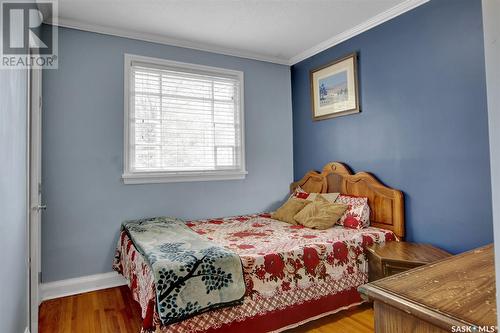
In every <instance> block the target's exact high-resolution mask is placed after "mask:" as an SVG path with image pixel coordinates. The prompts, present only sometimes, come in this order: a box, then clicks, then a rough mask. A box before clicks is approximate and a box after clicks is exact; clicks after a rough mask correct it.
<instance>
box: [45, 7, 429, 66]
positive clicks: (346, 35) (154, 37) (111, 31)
mask: <svg viewBox="0 0 500 333" xmlns="http://www.w3.org/2000/svg"><path fill="white" fill-rule="evenodd" d="M427 2H429V0H406V1H405V2H402V3H400V4H398V5H396V6H394V7H392V8H390V9H388V10H386V11H385V12H382V13H380V14H378V15H376V16H374V17H372V18H370V19H368V20H366V21H365V22H363V23H361V24H359V25H357V26H355V27H354V28H352V29H349V30H346V31H344V32H342V33H340V34H337V35H335V36H333V37H332V38H329V39H327V40H325V41H323V42H321V43H319V44H317V45H315V46H313V47H311V48H309V49H307V50H305V51H303V52H301V53H299V54H297V55H295V56H293V57H291V58H290V59H286V58H280V57H272V56H266V55H263V54H259V53H254V52H247V51H242V50H236V49H231V48H225V47H218V46H214V45H209V44H204V43H196V42H189V41H183V40H179V39H175V38H170V37H166V36H162V35H158V34H151V33H142V32H136V31H132V30H127V29H119V28H113V27H109V26H103V25H95V24H88V23H83V22H80V21H77V20H72V19H66V18H58V20H57V22H52V21H50V20H49V21H47V22H45V23H46V24H51V25H56V26H59V27H64V28H71V29H76V30H83V31H90V32H94V33H98V34H104V35H111V36H116V37H123V38H131V39H137V40H141V41H146V42H152V43H157V44H164V45H171V46H177V47H183V48H188V49H193V50H198V51H205V52H211V53H218V54H223V55H228V56H233V57H239V58H246V59H252V60H258V61H265V62H271V63H275V64H280V65H289V66H292V65H295V64H296V63H298V62H300V61H302V60H305V59H307V58H309V57H312V56H314V55H315V54H318V53H320V52H321V51H324V50H326V49H328V48H330V47H332V46H335V45H337V44H340V43H342V42H344V41H346V40H348V39H350V38H352V37H354V36H357V35H359V34H361V33H363V32H365V31H367V30H369V29H371V28H373V27H376V26H377V25H380V24H382V23H384V22H387V21H389V20H391V19H393V18H395V17H397V16H399V15H401V14H404V13H406V12H408V11H410V10H412V9H414V8H416V7H418V6H421V5H423V4H425V3H427Z"/></svg>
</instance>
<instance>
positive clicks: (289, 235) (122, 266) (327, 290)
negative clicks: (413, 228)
mask: <svg viewBox="0 0 500 333" xmlns="http://www.w3.org/2000/svg"><path fill="white" fill-rule="evenodd" d="M186 225H187V226H188V227H190V228H191V229H192V230H194V231H196V232H197V233H198V234H199V235H202V236H203V237H205V238H206V239H208V240H212V241H214V242H216V243H218V244H219V245H222V246H224V247H226V248H228V249H231V250H233V251H234V252H236V253H238V255H239V256H240V258H241V260H242V263H243V270H244V279H245V285H246V297H245V299H244V303H243V304H242V305H237V306H234V307H229V308H224V309H219V310H214V311H210V312H207V313H204V314H201V315H198V316H195V317H193V318H191V319H187V320H185V321H182V322H180V323H176V324H173V325H169V326H168V328H162V332H163V331H165V332H167V331H168V332H170V331H172V332H174V331H175V332H182V331H186V332H194V331H203V330H206V329H209V328H214V327H216V326H218V325H222V324H223V323H224V322H231V321H235V320H236V321H243V320H246V319H248V318H251V317H253V316H257V315H258V314H259V313H260V312H269V311H274V310H276V309H280V308H287V307H290V306H295V305H297V304H300V303H303V302H305V301H307V300H313V299H319V298H322V297H325V296H326V295H333V294H337V293H340V292H342V291H343V290H348V289H352V288H354V289H355V288H356V287H357V286H359V285H361V284H363V283H366V282H367V269H368V264H367V260H366V256H365V253H364V247H365V246H368V245H371V244H373V243H381V242H385V241H389V240H394V239H395V236H394V234H393V233H392V232H391V231H388V230H383V229H378V228H373V227H369V228H364V229H360V230H356V229H346V228H343V227H334V228H331V229H327V230H313V229H309V228H305V227H301V226H293V225H290V224H287V223H284V222H280V221H276V220H273V219H271V218H270V215H269V214H255V215H246V216H235V217H228V218H218V219H207V220H196V221H187V222H186ZM114 268H115V269H116V270H117V271H119V272H121V273H122V274H123V275H124V276H125V277H127V278H128V279H129V286H130V288H131V290H132V293H133V297H134V299H136V300H137V301H138V302H139V303H140V304H141V308H142V316H143V318H144V330H145V331H147V330H153V329H154V327H152V326H151V325H153V326H158V327H160V326H161V325H160V324H159V321H158V314H157V313H156V309H155V308H156V307H155V304H154V300H155V288H154V281H153V279H152V273H151V271H150V269H149V267H148V265H147V264H146V263H145V261H144V259H143V257H142V256H141V255H138V254H137V253H136V250H135V248H134V246H133V244H132V243H131V241H130V239H129V238H128V236H127V235H126V234H124V233H122V234H121V236H120V241H119V245H118V248H117V252H116V256H115V261H114ZM299 296H300V297H299Z"/></svg>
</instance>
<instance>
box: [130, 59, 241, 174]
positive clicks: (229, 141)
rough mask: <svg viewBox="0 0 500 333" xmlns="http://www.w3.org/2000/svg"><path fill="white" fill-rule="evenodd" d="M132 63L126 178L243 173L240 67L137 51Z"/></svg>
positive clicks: (131, 60)
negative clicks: (207, 64)
mask: <svg viewBox="0 0 500 333" xmlns="http://www.w3.org/2000/svg"><path fill="white" fill-rule="evenodd" d="M127 66H128V70H127V68H126V72H128V79H129V84H128V87H126V89H128V92H127V91H126V94H128V103H129V104H128V112H127V113H128V114H127V115H126V117H128V119H127V120H128V121H127V123H128V131H127V135H128V138H126V146H127V147H126V155H127V156H128V160H127V161H125V165H126V168H125V169H126V170H125V172H124V179H134V178H135V179H136V180H137V179H139V180H144V179H147V178H154V179H156V180H159V181H162V180H161V179H163V180H165V179H166V181H179V180H210V179H227V178H243V177H242V176H244V174H245V173H246V172H245V169H244V150H243V119H242V112H243V110H242V85H243V81H242V73H241V72H235V71H228V70H223V69H218V68H213V67H205V66H195V65H190V64H181V63H173V62H168V61H164V60H153V59H149V58H148V59H144V58H142V57H141V58H140V59H136V58H134V57H133V56H129V57H128V64H127V61H126V67H127ZM139 182H144V181H139Z"/></svg>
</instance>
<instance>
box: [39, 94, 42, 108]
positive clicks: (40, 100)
mask: <svg viewBox="0 0 500 333" xmlns="http://www.w3.org/2000/svg"><path fill="white" fill-rule="evenodd" d="M38 107H39V108H40V109H42V96H40V97H38Z"/></svg>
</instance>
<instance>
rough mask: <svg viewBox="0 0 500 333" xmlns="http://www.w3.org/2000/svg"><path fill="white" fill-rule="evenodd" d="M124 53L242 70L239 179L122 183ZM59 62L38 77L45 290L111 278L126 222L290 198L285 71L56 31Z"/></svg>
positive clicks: (259, 207)
mask: <svg viewBox="0 0 500 333" xmlns="http://www.w3.org/2000/svg"><path fill="white" fill-rule="evenodd" d="M124 53H132V54H138V55H144V56H151V57H159V58H165V59H170V60H176V61H183V62H189V63H195V64H203V65H209V66H218V67H224V68H229V69H235V70H241V71H244V73H245V126H246V131H245V135H246V139H245V140H246V160H247V170H248V175H247V177H246V179H245V180H232V181H210V182H189V183H169V184H147V185H124V184H123V183H122V181H121V179H120V177H121V174H122V172H123V156H122V151H123V54H124ZM59 56H60V57H59V69H58V70H46V71H44V73H43V74H44V78H43V95H44V117H43V126H44V132H43V179H44V182H45V185H44V198H45V201H46V202H47V206H48V209H47V211H46V212H45V215H44V216H43V231H42V244H43V249H42V265H43V266H42V269H43V280H44V282H48V281H54V280H61V279H67V278H72V277H79V276H84V275H90V274H96V273H103V272H109V271H111V263H112V259H113V254H114V247H115V242H116V240H117V235H118V231H119V228H120V223H121V222H122V221H123V220H125V219H131V218H138V217H144V216H155V215H172V216H178V217H183V218H200V217H214V216H223V215H232V214H243V213H251V212H259V211H263V210H267V209H270V208H273V207H275V206H276V205H277V204H278V203H279V202H280V201H281V200H283V198H284V197H285V196H286V194H287V193H288V187H289V184H290V182H291V181H292V178H293V175H292V173H293V171H292V112H291V96H290V93H291V85H290V69H289V67H287V66H281V65H274V64H270V63H265V62H259V61H253V60H248V59H242V58H237V57H230V56H223V55H218V54H213V53H208V52H201V51H195V50H189V49H183V48H178V47H172V46H166V45H159V44H154V43H149V42H141V41H137V40H131V39H126V38H118V37H112V36H106V35H100V34H95V33H89V32H82V31H77V30H71V29H60V30H59ZM271 183H272V184H273V186H272V187H270V186H269V184H271Z"/></svg>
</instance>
